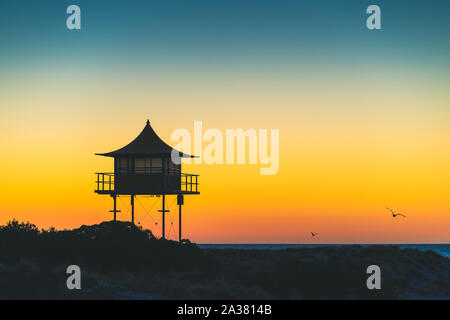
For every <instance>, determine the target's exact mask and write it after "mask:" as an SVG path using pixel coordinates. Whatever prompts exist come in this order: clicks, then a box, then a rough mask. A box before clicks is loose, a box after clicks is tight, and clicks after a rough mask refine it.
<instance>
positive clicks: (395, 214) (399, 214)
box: [386, 208, 406, 218]
mask: <svg viewBox="0 0 450 320" xmlns="http://www.w3.org/2000/svg"><path fill="white" fill-rule="evenodd" d="M386 209H388V210H389V211H390V212H392V216H393V217H394V218H395V217H396V216H401V217H403V218H406V216H405V215H404V214H401V213H395V212H394V210H392V209H389V208H386Z"/></svg>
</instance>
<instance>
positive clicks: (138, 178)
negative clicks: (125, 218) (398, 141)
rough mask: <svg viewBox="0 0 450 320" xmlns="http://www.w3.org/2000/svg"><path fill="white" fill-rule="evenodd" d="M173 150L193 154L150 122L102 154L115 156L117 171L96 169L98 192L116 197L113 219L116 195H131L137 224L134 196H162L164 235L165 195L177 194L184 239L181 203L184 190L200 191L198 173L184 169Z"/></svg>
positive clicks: (132, 210)
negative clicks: (173, 144)
mask: <svg viewBox="0 0 450 320" xmlns="http://www.w3.org/2000/svg"><path fill="white" fill-rule="evenodd" d="M172 152H176V154H177V155H178V156H179V157H180V158H194V156H192V155H188V154H185V153H182V152H179V151H177V150H174V149H173V148H172V147H170V146H169V145H167V144H166V143H165V142H164V141H162V140H161V138H160V137H158V135H157V134H156V132H155V131H154V130H153V128H152V127H151V126H150V121H148V120H147V124H146V125H145V127H144V130H142V132H141V133H140V134H139V136H137V138H136V139H134V140H133V141H132V142H131V143H129V144H128V145H126V146H125V147H123V148H121V149H118V150H116V151H112V152H108V153H96V155H99V156H105V157H112V158H114V173H111V172H97V173H96V175H97V189H96V190H95V192H96V193H98V194H107V195H110V196H111V197H112V198H113V200H114V209H113V210H111V211H110V212H112V213H114V221H116V218H117V212H119V211H118V210H117V197H118V196H119V195H128V196H130V204H131V222H132V223H133V224H134V199H135V197H137V196H143V195H147V196H148V195H150V196H162V209H161V210H159V212H161V214H162V238H165V214H166V212H168V210H166V207H165V204H166V196H169V195H175V196H177V205H178V209H179V213H178V214H179V226H178V227H179V240H180V241H181V207H182V205H183V204H184V195H185V194H200V192H199V191H198V177H199V176H198V175H195V174H187V173H182V171H181V164H176V163H174V162H173V161H172Z"/></svg>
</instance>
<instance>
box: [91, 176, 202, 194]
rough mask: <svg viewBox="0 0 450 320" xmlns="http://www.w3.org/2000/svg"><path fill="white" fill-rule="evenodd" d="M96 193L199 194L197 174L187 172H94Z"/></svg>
mask: <svg viewBox="0 0 450 320" xmlns="http://www.w3.org/2000/svg"><path fill="white" fill-rule="evenodd" d="M96 175H97V180H96V182H95V183H96V189H95V192H96V193H98V194H111V195H114V194H116V195H120V194H122V195H163V194H200V192H199V189H198V185H199V182H198V180H199V175H197V174H189V173H178V174H163V173H161V172H159V173H145V174H136V173H135V174H127V173H112V172H96Z"/></svg>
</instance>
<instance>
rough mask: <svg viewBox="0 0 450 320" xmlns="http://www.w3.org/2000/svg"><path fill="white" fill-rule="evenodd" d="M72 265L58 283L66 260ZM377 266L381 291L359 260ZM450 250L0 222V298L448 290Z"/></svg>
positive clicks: (379, 295)
mask: <svg viewBox="0 0 450 320" xmlns="http://www.w3.org/2000/svg"><path fill="white" fill-rule="evenodd" d="M74 264H75V265H78V266H80V268H81V270H82V288H81V290H68V289H67V287H66V279H67V277H68V275H67V274H66V268H67V266H69V265H74ZM373 264H376V265H379V266H380V268H381V271H382V277H381V279H382V281H381V290H368V289H367V286H366V280H367V278H368V276H369V275H368V274H367V273H366V268H367V267H368V266H369V265H373ZM449 275H450V259H448V258H445V257H443V256H440V255H438V254H436V253H434V252H432V251H426V252H422V251H419V250H417V249H400V248H398V247H394V246H387V247H386V246H369V247H363V246H358V245H355V246H346V247H321V248H298V249H286V250H239V249H200V248H199V247H197V246H196V245H195V244H193V243H191V242H189V241H188V240H184V241H183V242H182V243H178V242H174V241H168V240H160V239H156V238H155V237H154V236H153V235H152V233H151V232H150V231H148V230H143V229H141V228H139V227H136V226H135V225H132V224H130V223H127V222H112V221H111V222H104V223H101V224H98V225H92V226H82V227H80V228H77V229H74V230H61V231H57V230H55V229H54V228H50V229H48V230H40V229H39V228H37V227H36V226H35V225H33V224H30V223H19V222H18V221H15V220H13V221H10V222H9V223H8V224H6V225H4V226H1V227H0V298H2V299H14V298H15V299H17V298H19V299H20V298H31V299H45V298H51V299H78V298H84V299H408V298H413V299H416V298H425V299H448V298H450V276H449Z"/></svg>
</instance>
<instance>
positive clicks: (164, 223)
mask: <svg viewBox="0 0 450 320" xmlns="http://www.w3.org/2000/svg"><path fill="white" fill-rule="evenodd" d="M161 214H162V238H163V239H165V238H166V195H165V194H163V195H162V210H161Z"/></svg>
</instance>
